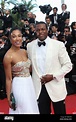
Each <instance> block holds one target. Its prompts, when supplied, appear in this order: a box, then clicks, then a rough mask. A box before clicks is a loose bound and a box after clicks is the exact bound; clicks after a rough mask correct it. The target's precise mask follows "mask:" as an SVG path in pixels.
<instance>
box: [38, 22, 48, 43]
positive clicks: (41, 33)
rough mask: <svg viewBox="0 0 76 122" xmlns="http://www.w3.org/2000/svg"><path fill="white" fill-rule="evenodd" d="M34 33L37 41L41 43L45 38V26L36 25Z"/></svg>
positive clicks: (46, 30) (46, 31)
mask: <svg viewBox="0 0 76 122" xmlns="http://www.w3.org/2000/svg"><path fill="white" fill-rule="evenodd" d="M36 33H37V37H38V38H39V40H41V41H43V40H45V39H46V38H47V35H48V29H47V28H46V25H45V24H38V25H36Z"/></svg>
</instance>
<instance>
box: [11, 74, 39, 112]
mask: <svg viewBox="0 0 76 122" xmlns="http://www.w3.org/2000/svg"><path fill="white" fill-rule="evenodd" d="M12 92H13V94H14V97H15V101H16V110H15V111H14V110H13V109H11V108H10V109H9V114H39V110H38V105H37V100H36V95H35V90H34V86H33V81H32V78H31V76H29V77H15V78H14V79H13V81H12Z"/></svg>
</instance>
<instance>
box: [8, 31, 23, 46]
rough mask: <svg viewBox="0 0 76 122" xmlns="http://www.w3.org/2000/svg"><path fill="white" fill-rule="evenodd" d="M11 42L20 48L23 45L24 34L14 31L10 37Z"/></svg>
mask: <svg viewBox="0 0 76 122" xmlns="http://www.w3.org/2000/svg"><path fill="white" fill-rule="evenodd" d="M10 41H11V43H12V45H13V46H15V47H20V46H21V45H22V33H21V31H20V30H14V31H12V33H11V35H10Z"/></svg>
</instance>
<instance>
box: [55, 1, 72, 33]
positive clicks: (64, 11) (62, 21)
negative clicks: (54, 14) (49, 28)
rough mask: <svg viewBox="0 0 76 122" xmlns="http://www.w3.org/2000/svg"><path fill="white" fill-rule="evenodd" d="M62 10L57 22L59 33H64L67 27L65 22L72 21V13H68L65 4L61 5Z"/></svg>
mask: <svg viewBox="0 0 76 122" xmlns="http://www.w3.org/2000/svg"><path fill="white" fill-rule="evenodd" d="M61 9H62V13H61V14H60V15H59V17H58V19H57V22H58V26H59V31H61V32H63V31H64V26H65V20H66V19H70V11H67V5H66V4H64V3H63V4H62V5H61Z"/></svg>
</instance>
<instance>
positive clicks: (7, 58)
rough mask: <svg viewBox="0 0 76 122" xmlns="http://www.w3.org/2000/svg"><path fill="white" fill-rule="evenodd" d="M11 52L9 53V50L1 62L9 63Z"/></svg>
mask: <svg viewBox="0 0 76 122" xmlns="http://www.w3.org/2000/svg"><path fill="white" fill-rule="evenodd" d="M11 54H12V52H11V50H10V49H9V50H8V51H7V52H6V54H5V55H4V59H3V61H8V62H9V61H10V60H11V58H12V55H11Z"/></svg>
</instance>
